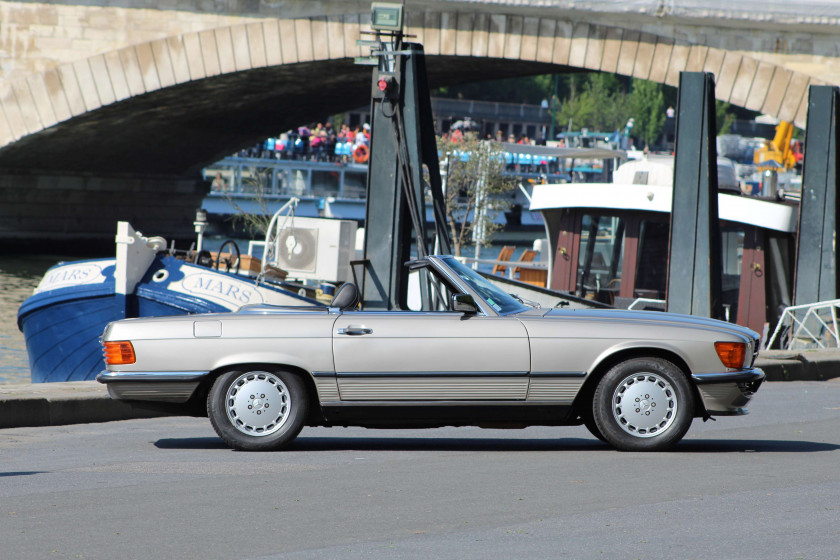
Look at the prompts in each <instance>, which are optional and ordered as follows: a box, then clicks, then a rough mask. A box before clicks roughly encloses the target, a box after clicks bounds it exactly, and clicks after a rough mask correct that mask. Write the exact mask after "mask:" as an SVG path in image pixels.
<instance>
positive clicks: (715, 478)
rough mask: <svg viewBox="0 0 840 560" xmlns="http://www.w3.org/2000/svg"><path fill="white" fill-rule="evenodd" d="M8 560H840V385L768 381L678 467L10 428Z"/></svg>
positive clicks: (567, 446) (584, 454) (537, 436)
mask: <svg viewBox="0 0 840 560" xmlns="http://www.w3.org/2000/svg"><path fill="white" fill-rule="evenodd" d="M0 558H2V559H29V558H33V559H35V558H37V559H45V558H74V559H75V558H87V559H89V558H101V559H115V558H138V559H140V558H142V559H148V558H195V559H211V558H247V559H257V558H284V559H285V558H294V559H298V558H300V559H310V558H319V559H320V558H418V559H420V558H422V559H429V558H458V559H469V558H481V559H484V558H574V559H580V558H584V559H586V558H609V559H633V558H638V559H656V558H681V559H689V558H698V559H707V558H716V559H723V558H738V559H752V558H755V559H762V560H765V559H775V558H779V559H797V558H803V559H832V560H837V559H840V382H838V381H830V382H811V383H809V382H794V383H772V384H765V386H764V387H762V389H761V391H760V392H759V395H758V397H757V398H756V401H755V402H754V404H753V406H752V414H750V415H749V416H747V417H742V418H722V419H720V420H718V421H717V422H708V423H703V422H701V421H695V423H694V425H693V426H692V428H691V430H690V431H689V433H688V435H687V436H686V438H685V439H684V440H683V442H682V443H680V445H679V446H678V447H677V448H676V450H675V451H673V452H669V453H653V454H641V453H619V452H615V451H612V450H611V449H610V448H608V447H607V446H606V445H604V444H601V443H600V442H598V441H597V440H596V439H594V438H593V437H592V436H590V435H589V433H588V432H587V431H586V430H585V428H583V427H571V428H528V429H526V430H513V431H498V430H492V431H490V430H480V429H477V428H476V429H473V428H457V429H454V428H452V429H438V430H418V431H373V430H364V429H356V428H349V429H347V428H332V429H311V428H308V429H304V431H303V433H302V434H301V436H300V437H299V438H298V440H296V442H295V444H294V446H293V448H292V449H291V450H289V451H285V452H278V453H242V452H234V451H230V450H228V449H227V448H226V447H224V446H223V445H222V443H221V440H219V439H218V438H217V437H216V436H215V434H214V433H213V431H212V428H211V427H210V424H209V422H208V421H207V420H206V419H196V418H165V419H150V420H130V421H122V422H110V423H105V424H82V425H73V426H60V427H49V428H14V429H6V430H0Z"/></svg>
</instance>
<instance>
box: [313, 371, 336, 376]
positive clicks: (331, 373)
mask: <svg viewBox="0 0 840 560" xmlns="http://www.w3.org/2000/svg"><path fill="white" fill-rule="evenodd" d="M312 377H335V372H334V371H313V372H312Z"/></svg>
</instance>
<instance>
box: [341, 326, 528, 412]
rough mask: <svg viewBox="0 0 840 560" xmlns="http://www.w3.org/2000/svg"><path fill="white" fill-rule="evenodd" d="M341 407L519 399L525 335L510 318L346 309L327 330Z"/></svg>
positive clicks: (524, 383) (524, 377) (524, 376)
mask: <svg viewBox="0 0 840 560" xmlns="http://www.w3.org/2000/svg"><path fill="white" fill-rule="evenodd" d="M333 355H334V359H335V372H336V379H337V381H338V389H339V395H340V399H341V400H342V401H470V402H475V401H500V400H524V399H525V398H526V396H527V393H528V372H529V370H530V352H529V345H528V336H527V333H526V330H525V328H524V326H523V325H522V323H521V322H520V321H519V320H518V319H516V318H515V317H504V316H501V317H499V316H493V317H489V316H484V315H481V314H464V313H460V312H454V311H416V312H415V311H370V312H365V311H349V312H345V313H342V314H341V315H340V316H339V317H338V319H337V320H336V322H335V325H334V327H333Z"/></svg>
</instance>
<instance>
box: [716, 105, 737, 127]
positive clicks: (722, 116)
mask: <svg viewBox="0 0 840 560" xmlns="http://www.w3.org/2000/svg"><path fill="white" fill-rule="evenodd" d="M734 122H735V114H734V113H731V112H730V105H729V103H725V102H723V101H717V100H715V125H716V126H717V133H718V134H727V133H728V132H729V129H730V128H732V123H734Z"/></svg>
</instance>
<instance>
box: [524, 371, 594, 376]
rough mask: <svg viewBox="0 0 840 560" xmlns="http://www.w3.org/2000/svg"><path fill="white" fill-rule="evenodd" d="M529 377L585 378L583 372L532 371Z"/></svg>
mask: <svg viewBox="0 0 840 560" xmlns="http://www.w3.org/2000/svg"><path fill="white" fill-rule="evenodd" d="M531 377H586V372H585V371H532V372H531Z"/></svg>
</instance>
